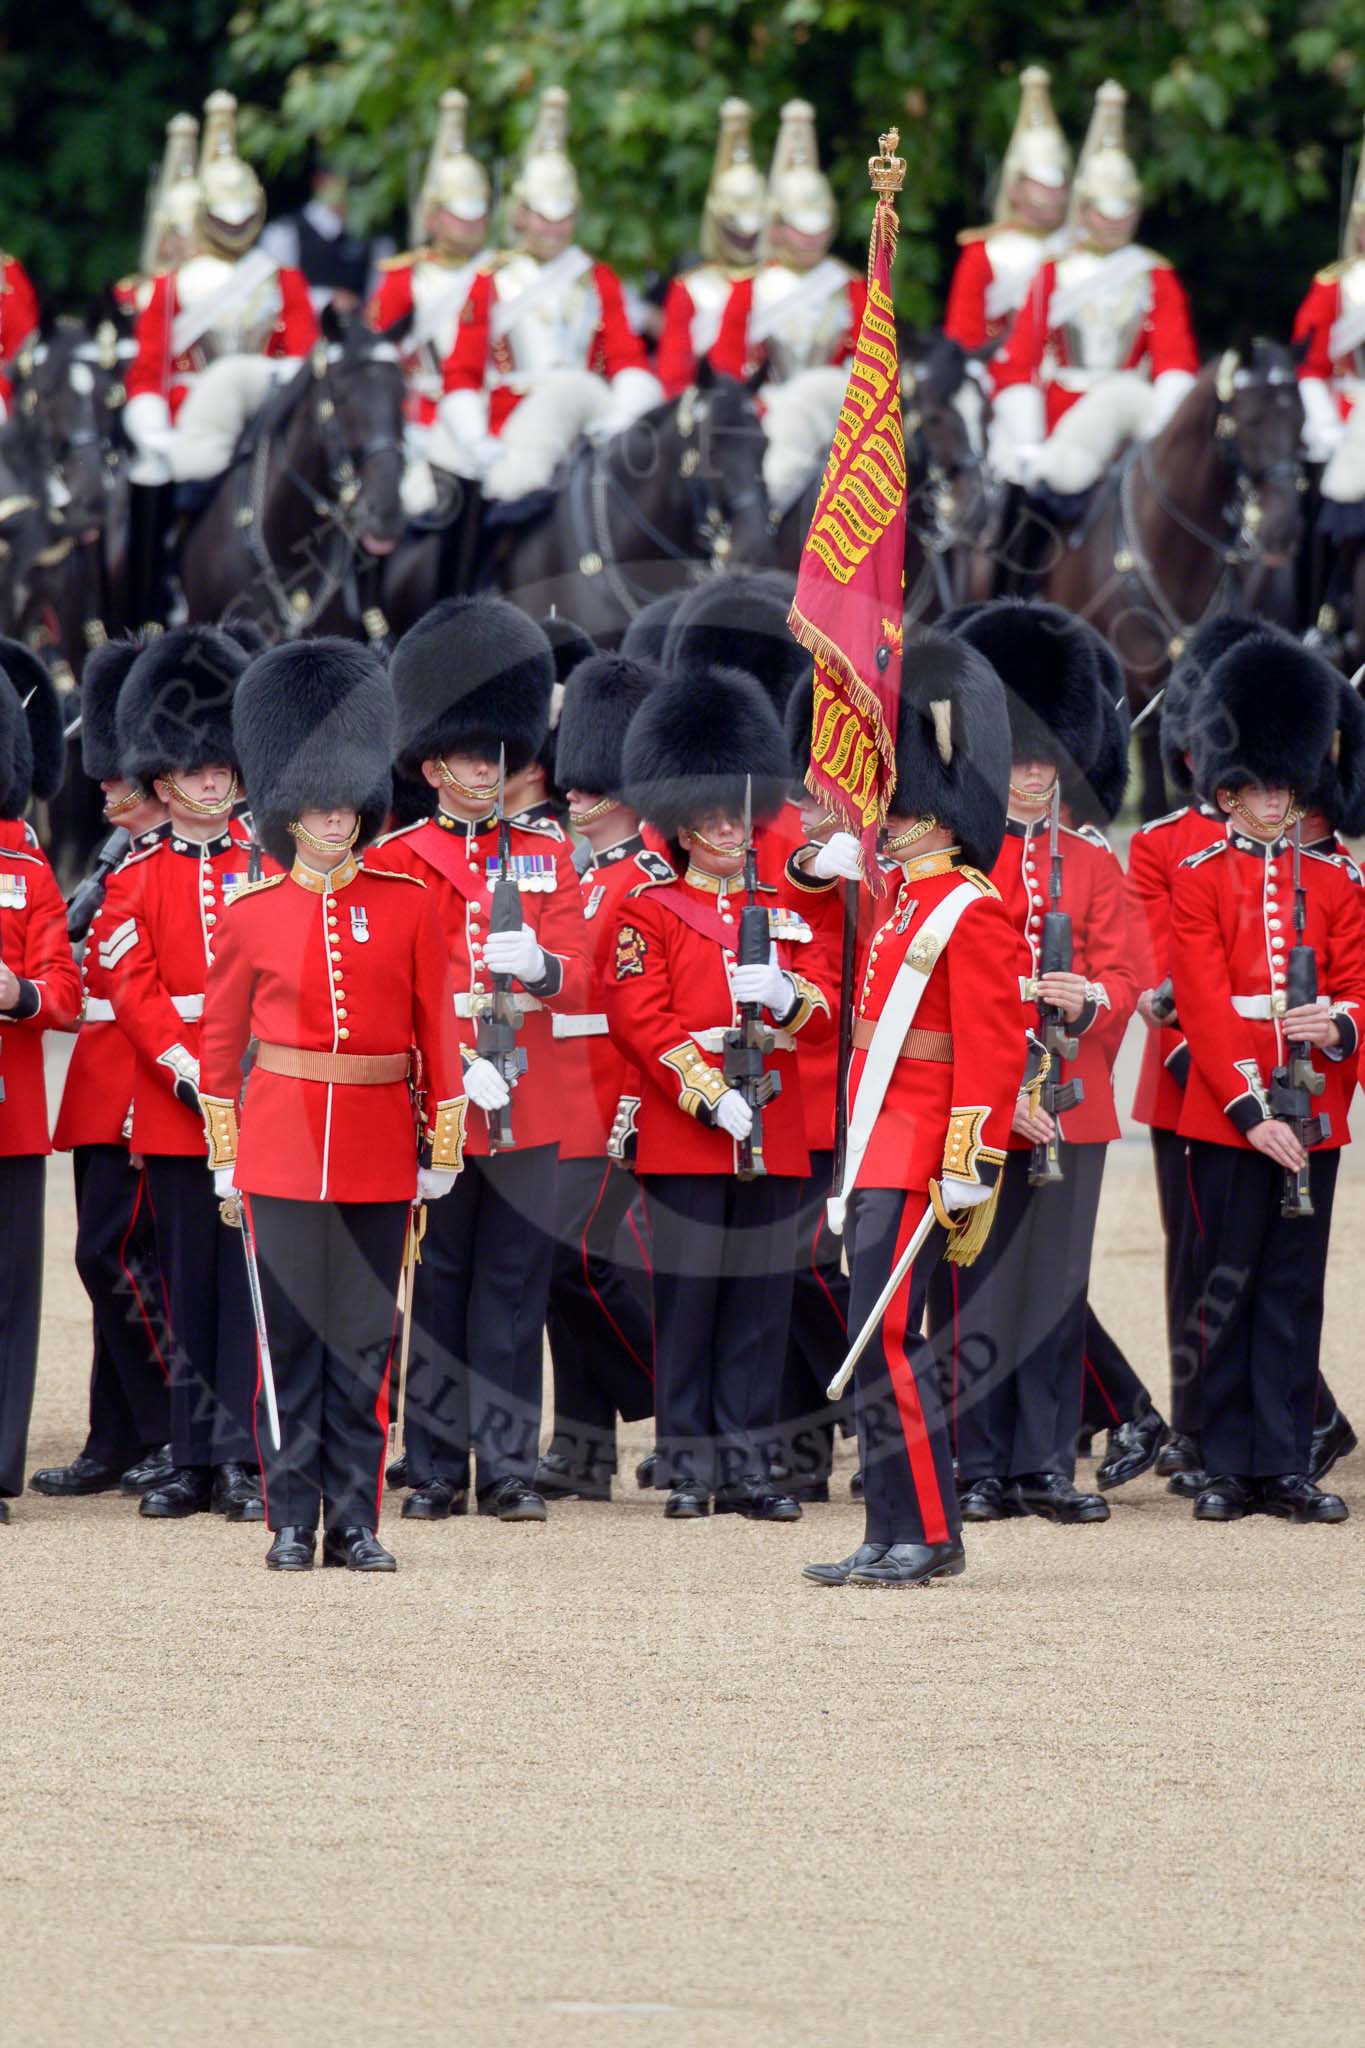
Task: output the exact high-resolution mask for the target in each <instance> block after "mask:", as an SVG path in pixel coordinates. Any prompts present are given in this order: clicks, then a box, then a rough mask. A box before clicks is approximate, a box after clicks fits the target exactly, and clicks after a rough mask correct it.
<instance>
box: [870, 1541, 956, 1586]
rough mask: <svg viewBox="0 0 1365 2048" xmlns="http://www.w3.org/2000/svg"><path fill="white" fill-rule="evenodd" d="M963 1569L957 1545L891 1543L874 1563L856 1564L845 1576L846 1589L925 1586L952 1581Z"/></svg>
mask: <svg viewBox="0 0 1365 2048" xmlns="http://www.w3.org/2000/svg"><path fill="white" fill-rule="evenodd" d="M966 1569H967V1553H966V1551H965V1550H964V1549H963V1548H962V1545H961V1544H960V1543H893V1544H892V1545H891V1548H890V1549H889V1550H887V1551H884V1552H883V1553H882V1555H881V1556H880V1557H879V1558H878V1559H877V1560H876V1562H875V1563H874V1564H864V1565H859V1566H858V1567H857V1568H856V1569H855V1570H854V1571H851V1572H850V1573H849V1575H848V1583H849V1585H850V1586H929V1585H932V1584H933V1582H934V1580H935V1579H956V1578H958V1577H959V1576H960V1575H961V1574H962V1573H963V1572H965V1571H966Z"/></svg>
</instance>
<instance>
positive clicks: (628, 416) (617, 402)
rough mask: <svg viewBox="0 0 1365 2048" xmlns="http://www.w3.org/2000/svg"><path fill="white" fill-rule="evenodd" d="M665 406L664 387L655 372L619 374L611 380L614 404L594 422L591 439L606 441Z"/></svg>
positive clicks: (625, 371) (632, 371)
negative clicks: (647, 414) (651, 411)
mask: <svg viewBox="0 0 1365 2048" xmlns="http://www.w3.org/2000/svg"><path fill="white" fill-rule="evenodd" d="M663 402H664V387H663V385H662V384H661V383H660V382H659V380H658V378H657V377H656V376H655V375H654V372H653V371H652V370H640V369H635V368H627V369H624V370H618V371H617V372H616V375H615V376H614V377H613V378H612V380H611V401H610V403H609V404H608V406H607V408H606V411H605V412H604V413H603V414H602V415H601V417H600V418H599V419H596V420H594V421H593V422H592V438H593V439H594V440H607V439H609V438H610V436H611V435H612V434H619V433H621V432H622V430H623V429H624V428H626V427H628V426H630V425H631V424H632V423H633V422H634V421H635V420H638V419H639V418H640V417H641V416H642V414H644V413H647V412H649V411H650V410H651V409H652V408H653V407H654V406H656V405H662V404H663Z"/></svg>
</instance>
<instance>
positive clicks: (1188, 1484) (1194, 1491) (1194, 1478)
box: [1166, 1465, 1210, 1500]
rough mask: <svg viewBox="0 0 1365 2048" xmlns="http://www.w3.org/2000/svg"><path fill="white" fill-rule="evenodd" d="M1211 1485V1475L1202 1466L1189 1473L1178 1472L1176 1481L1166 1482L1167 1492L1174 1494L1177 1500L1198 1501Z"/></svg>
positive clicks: (1169, 1480)
mask: <svg viewBox="0 0 1365 2048" xmlns="http://www.w3.org/2000/svg"><path fill="white" fill-rule="evenodd" d="M1209 1484H1210V1480H1209V1475H1208V1473H1207V1472H1206V1471H1205V1470H1204V1468H1203V1466H1202V1465H1200V1466H1197V1467H1196V1468H1195V1469H1194V1470H1192V1471H1189V1472H1177V1473H1176V1475H1175V1477H1174V1479H1168V1480H1167V1481H1166V1491H1167V1493H1173V1494H1174V1495H1175V1497H1176V1499H1177V1500H1198V1498H1199V1496H1200V1494H1201V1493H1202V1492H1203V1491H1204V1488H1205V1487H1206V1486H1208V1485H1209Z"/></svg>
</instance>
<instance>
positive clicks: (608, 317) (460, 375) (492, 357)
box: [445, 263, 648, 434]
mask: <svg viewBox="0 0 1365 2048" xmlns="http://www.w3.org/2000/svg"><path fill="white" fill-rule="evenodd" d="M590 275H591V278H592V288H593V290H594V292H595V293H596V295H597V325H596V327H595V328H594V330H593V332H592V334H591V336H590V337H589V338H588V340H587V343H586V347H585V348H584V351H583V353H582V356H581V358H580V360H579V361H577V362H574V363H563V362H560V363H555V364H553V365H549V364H541V365H535V364H530V365H526V366H524V369H523V374H524V375H526V376H527V377H528V378H529V377H533V376H534V375H535V373H536V370H537V369H538V368H549V367H554V368H557V369H576V370H592V371H593V372H595V374H596V375H597V376H599V377H608V378H610V377H614V376H615V375H616V374H617V372H618V371H619V370H643V369H646V368H647V367H648V362H647V359H646V356H645V345H644V343H643V341H641V339H640V337H639V335H638V334H637V333H636V332H635V329H634V328H633V327H632V326H631V324H630V321H629V319H628V318H627V316H626V302H625V298H624V296H623V294H622V291H621V281H620V279H619V278H618V277H617V275H616V272H615V271H614V270H613V269H612V268H611V267H610V265H609V264H606V263H594V264H592V265H591V267H590ZM531 288H532V289H534V286H532V287H531ZM498 303H499V300H498V286H497V272H496V271H494V270H481V271H480V272H479V273H478V275H477V276H476V277H475V279H474V282H473V284H472V285H471V287H470V292H469V297H468V298H467V299H466V300H465V305H464V311H463V313H461V315H460V324H459V327H458V329H457V331H456V335H455V346H454V347H453V348H452V350H451V351H450V354H449V355H448V356H447V357H446V363H445V388H446V390H447V391H484V390H487V391H488V392H489V400H488V427H489V432H490V433H493V434H500V433H501V432H502V430H503V428H504V427H505V426H506V424H507V421H508V418H509V416H510V415H511V414H512V413H513V412H514V411H515V410H516V408H517V406H519V405H520V403H521V401H522V399H523V398H524V397H525V395H526V394H525V392H524V391H519V390H517V389H516V388H515V385H514V384H513V383H510V382H508V381H506V380H508V379H511V378H515V377H516V376H517V375H518V367H519V366H518V363H517V360H516V357H515V354H514V352H513V346H512V341H513V338H514V336H515V329H513V330H512V332H511V334H509V335H508V336H503V337H500V338H497V339H495V338H494V335H493V309H494V307H495V306H496V305H497V304H498ZM511 303H515V301H512V302H511Z"/></svg>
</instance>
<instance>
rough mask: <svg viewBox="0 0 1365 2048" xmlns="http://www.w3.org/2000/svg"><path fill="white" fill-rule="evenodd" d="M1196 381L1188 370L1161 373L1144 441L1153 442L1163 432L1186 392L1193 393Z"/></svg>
mask: <svg viewBox="0 0 1365 2048" xmlns="http://www.w3.org/2000/svg"><path fill="white" fill-rule="evenodd" d="M1194 381H1195V380H1194V378H1193V377H1192V376H1191V374H1190V372H1189V371H1188V370H1163V371H1162V372H1161V375H1160V376H1159V377H1158V378H1157V379H1156V382H1155V383H1154V384H1153V385H1152V403H1151V406H1150V407H1149V409H1148V413H1147V423H1146V425H1145V426H1144V427H1143V429H1142V434H1141V439H1142V440H1144V441H1151V440H1153V439H1154V438H1155V437H1156V435H1158V434H1159V433H1160V432H1161V430H1162V428H1163V427H1164V426H1165V425H1166V424H1167V423H1168V421H1169V420H1170V418H1171V416H1172V414H1173V413H1174V412H1175V410H1176V408H1177V407H1178V405H1179V404H1180V401H1181V400H1182V399H1183V398H1184V396H1185V394H1186V392H1187V391H1193V389H1194Z"/></svg>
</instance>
